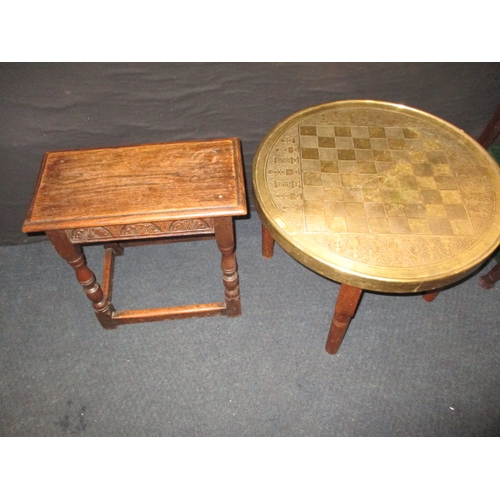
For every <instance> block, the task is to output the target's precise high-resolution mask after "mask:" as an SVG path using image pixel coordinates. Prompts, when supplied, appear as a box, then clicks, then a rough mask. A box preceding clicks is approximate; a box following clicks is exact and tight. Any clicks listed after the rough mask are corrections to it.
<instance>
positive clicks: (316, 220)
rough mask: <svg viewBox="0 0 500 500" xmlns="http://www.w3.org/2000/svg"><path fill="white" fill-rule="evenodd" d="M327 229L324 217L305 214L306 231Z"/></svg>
mask: <svg viewBox="0 0 500 500" xmlns="http://www.w3.org/2000/svg"><path fill="white" fill-rule="evenodd" d="M327 230H328V226H327V224H326V220H325V217H320V216H315V215H307V214H306V231H310V232H320V231H327Z"/></svg>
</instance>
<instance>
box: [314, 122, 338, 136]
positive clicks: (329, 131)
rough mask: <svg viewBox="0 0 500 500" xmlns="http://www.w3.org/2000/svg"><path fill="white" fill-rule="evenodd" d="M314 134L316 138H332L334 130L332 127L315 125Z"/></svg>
mask: <svg viewBox="0 0 500 500" xmlns="http://www.w3.org/2000/svg"><path fill="white" fill-rule="evenodd" d="M316 133H317V135H318V137H334V136H335V129H334V127H333V125H316Z"/></svg>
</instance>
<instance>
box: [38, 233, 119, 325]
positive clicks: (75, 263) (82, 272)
mask: <svg viewBox="0 0 500 500" xmlns="http://www.w3.org/2000/svg"><path fill="white" fill-rule="evenodd" d="M47 236H48V237H49V239H50V241H51V242H52V244H53V245H54V248H55V249H56V250H57V253H58V254H59V255H60V256H61V257H62V258H63V259H65V260H66V261H67V262H68V264H69V265H70V266H71V267H72V268H73V269H74V270H75V273H76V279H77V280H78V282H79V283H80V285H82V287H83V290H84V291H85V294H86V295H87V297H88V298H89V300H90V301H91V302H92V306H93V308H94V311H95V314H96V316H97V319H98V320H99V322H100V323H101V325H102V326H103V327H104V328H106V329H112V328H116V325H115V323H114V322H113V317H112V315H113V312H114V307H113V304H111V302H109V301H108V299H107V298H106V296H105V295H104V293H103V291H102V289H101V287H100V285H99V283H97V281H96V278H95V275H94V273H93V272H92V271H91V270H90V269H89V268H88V267H87V264H86V262H85V257H84V255H83V251H82V248H81V246H80V245H74V244H73V243H71V241H70V239H69V238H68V236H67V235H66V232H65V231H47Z"/></svg>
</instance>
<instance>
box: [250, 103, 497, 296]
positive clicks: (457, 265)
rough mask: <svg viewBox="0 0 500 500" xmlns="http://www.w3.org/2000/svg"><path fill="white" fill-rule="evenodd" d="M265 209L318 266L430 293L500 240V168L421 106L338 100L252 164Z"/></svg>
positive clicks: (276, 139) (281, 236)
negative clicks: (421, 108)
mask: <svg viewBox="0 0 500 500" xmlns="http://www.w3.org/2000/svg"><path fill="white" fill-rule="evenodd" d="M253 187H254V195H255V201H256V208H257V211H258V213H259V216H260V218H261V220H262V222H263V223H264V224H265V226H266V227H267V228H268V230H269V231H270V232H271V234H272V236H273V237H274V239H275V240H276V241H277V242H278V243H279V244H280V245H281V246H282V247H283V248H284V249H285V250H286V251H287V252H288V253H289V254H291V255H292V256H293V257H294V258H296V259H297V260H298V261H299V262H301V263H302V264H304V265H305V266H307V267H308V268H310V269H312V270H314V271H316V272H318V273H320V274H322V275H323V276H326V277H327V278H330V279H332V280H335V281H338V282H341V283H345V284H348V285H351V286H356V287H360V288H363V289H366V290H372V291H380V292H395V293H406V292H423V291H429V290H434V289H437V288H441V287H443V286H446V285H449V284H451V283H454V282H456V281H458V280H459V279H461V278H463V277H464V276H466V275H468V274H469V273H471V272H472V271H474V270H475V269H476V268H477V267H479V266H480V265H481V264H482V263H483V262H484V261H485V260H486V259H487V258H488V257H489V256H490V255H491V254H492V253H493V252H494V251H495V249H496V248H497V247H498V246H499V245H500V169H499V167H498V165H497V163H496V162H495V161H494V160H493V158H492V157H491V156H490V155H489V154H488V153H487V152H486V151H485V150H484V148H482V147H481V146H480V145H479V144H478V143H477V142H476V141H474V140H473V139H471V138H470V137H469V136H468V135H467V134H465V133H464V132H463V131H461V130H460V129H458V128H456V127H455V126H453V125H451V124H449V123H447V122H445V121H444V120H442V119H440V118H437V117H435V116H433V115H430V114H428V113H425V112H423V111H420V110H417V109H413V108H409V107H406V106H403V105H398V104H391V103H385V102H377V101H339V102H332V103H327V104H322V105H319V106H315V107H312V108H308V109H305V110H303V111H300V112H298V113H296V114H294V115H292V116H290V117H288V118H287V119H285V120H284V121H282V122H281V123H279V124H278V125H276V126H275V127H274V128H273V129H272V130H271V131H270V132H269V134H268V135H267V136H266V137H265V139H264V140H263V141H262V143H261V145H260V147H259V149H258V151H257V153H256V155H255V158H254V163H253Z"/></svg>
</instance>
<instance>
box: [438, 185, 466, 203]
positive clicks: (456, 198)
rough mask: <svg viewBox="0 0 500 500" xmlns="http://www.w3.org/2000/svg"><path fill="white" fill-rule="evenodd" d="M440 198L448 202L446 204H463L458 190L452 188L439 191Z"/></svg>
mask: <svg viewBox="0 0 500 500" xmlns="http://www.w3.org/2000/svg"><path fill="white" fill-rule="evenodd" d="M441 198H442V199H443V202H444V203H446V204H448V205H461V204H463V201H462V197H461V196H460V192H459V191H454V190H452V189H450V190H444V191H441Z"/></svg>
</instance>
